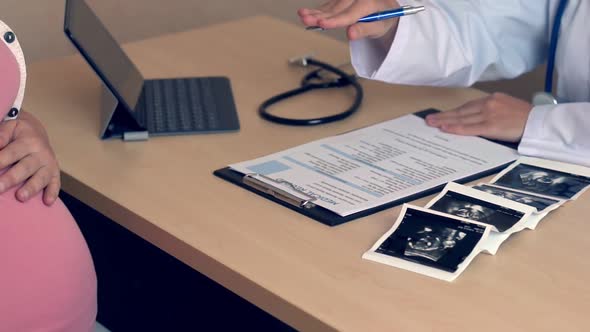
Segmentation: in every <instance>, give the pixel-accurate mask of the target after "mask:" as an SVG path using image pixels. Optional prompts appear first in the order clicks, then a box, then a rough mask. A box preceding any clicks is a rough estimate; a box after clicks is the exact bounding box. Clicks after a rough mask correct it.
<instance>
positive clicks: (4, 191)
mask: <svg viewBox="0 0 590 332" xmlns="http://www.w3.org/2000/svg"><path fill="white" fill-rule="evenodd" d="M0 38H1V39H2V40H1V41H0V331H15V332H16V331H18V332H20V331H23V332H28V331H31V332H37V331H39V332H41V331H43V332H57V331H60V332H62V331H63V332H70V331H72V332H90V331H93V330H94V322H95V319H96V275H95V271H94V266H93V264H92V259H91V257H90V253H89V251H88V247H87V245H86V242H85V241H84V238H83V237H82V235H81V233H80V230H79V229H78V227H77V225H76V223H75V221H74V219H73V218H72V216H71V215H70V213H69V212H68V210H67V209H66V207H65V206H64V205H63V203H62V202H61V201H60V200H59V199H57V193H58V191H59V186H60V185H59V171H58V168H57V163H56V161H55V157H54V154H53V152H52V150H51V147H50V146H49V143H48V138H47V135H46V133H45V131H44V129H43V127H42V126H41V124H40V123H39V122H38V121H37V120H36V119H35V118H34V117H33V116H32V115H31V114H28V113H26V112H22V111H21V110H20V106H21V103H22V100H23V96H24V86H25V79H26V71H25V64H24V59H23V56H22V52H21V49H20V46H19V44H18V41H17V40H16V37H15V35H14V33H13V32H12V31H11V30H10V29H9V28H8V26H6V25H5V24H4V23H3V22H1V21H0ZM41 191H43V192H41Z"/></svg>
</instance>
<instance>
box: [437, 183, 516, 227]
mask: <svg viewBox="0 0 590 332" xmlns="http://www.w3.org/2000/svg"><path fill="white" fill-rule="evenodd" d="M430 209H432V210H435V211H440V212H444V213H448V214H452V215H454V216H457V217H461V218H465V219H469V220H474V221H479V222H482V223H485V224H488V225H492V226H494V227H496V229H497V230H498V231H499V232H504V231H506V230H507V229H509V228H510V227H512V226H514V225H515V224H516V223H517V222H519V221H520V219H521V218H522V217H523V216H524V213H522V212H520V211H516V210H512V209H509V208H506V207H503V206H500V205H496V204H493V203H490V202H486V201H483V200H480V199H477V198H474V197H470V196H467V195H463V194H460V193H456V192H453V191H447V193H446V194H445V195H444V196H443V197H441V198H440V199H439V200H438V201H436V202H435V203H434V204H433V205H432V206H430Z"/></svg>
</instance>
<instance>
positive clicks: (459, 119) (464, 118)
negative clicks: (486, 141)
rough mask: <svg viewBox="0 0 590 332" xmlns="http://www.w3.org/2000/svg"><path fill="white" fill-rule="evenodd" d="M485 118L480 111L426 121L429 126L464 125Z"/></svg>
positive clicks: (476, 122) (478, 121) (479, 121)
mask: <svg viewBox="0 0 590 332" xmlns="http://www.w3.org/2000/svg"><path fill="white" fill-rule="evenodd" d="M486 120H487V118H486V116H485V114H483V113H482V112H477V113H472V114H463V115H457V116H453V117H446V118H441V119H437V120H434V121H430V122H428V125H429V126H431V127H437V128H442V127H444V126H466V125H473V124H478V123H482V122H484V121H486Z"/></svg>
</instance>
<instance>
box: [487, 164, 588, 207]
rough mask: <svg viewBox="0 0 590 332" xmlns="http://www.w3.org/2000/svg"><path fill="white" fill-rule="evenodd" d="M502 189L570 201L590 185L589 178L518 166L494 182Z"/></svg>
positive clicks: (522, 165)
mask: <svg viewBox="0 0 590 332" xmlns="http://www.w3.org/2000/svg"><path fill="white" fill-rule="evenodd" d="M495 183H496V184H498V185H501V186H503V187H509V188H513V189H517V190H524V191H528V192H532V193H537V194H541V195H549V196H555V197H560V198H566V199H570V198H572V197H574V196H575V195H576V194H577V193H578V192H580V191H581V190H583V189H584V188H585V187H586V186H588V185H590V178H588V177H585V176H581V175H575V174H570V173H565V172H560V171H555V170H551V169H547V168H543V167H538V166H533V165H527V164H519V165H517V166H516V167H514V168H513V169H512V170H510V171H509V172H508V173H506V174H504V175H503V176H502V177H501V178H500V179H498V181H496V182H495Z"/></svg>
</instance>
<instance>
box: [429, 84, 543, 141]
mask: <svg viewBox="0 0 590 332" xmlns="http://www.w3.org/2000/svg"><path fill="white" fill-rule="evenodd" d="M532 108H533V105H531V104H530V103H528V102H526V101H524V100H521V99H518V98H514V97H511V96H509V95H506V94H503V93H494V94H492V95H490V96H488V97H484V98H481V99H476V100H472V101H470V102H468V103H466V104H465V105H462V106H460V107H458V108H456V109H454V110H451V111H447V112H441V113H438V114H431V115H429V116H427V117H426V123H427V124H428V125H429V126H431V127H437V128H440V130H442V131H443V132H447V133H451V134H458V135H470V136H482V137H486V138H491V139H496V140H501V141H507V142H517V141H519V140H520V139H521V138H522V135H523V133H524V128H525V125H526V122H527V119H528V116H529V113H530V112H531V110H532Z"/></svg>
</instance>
